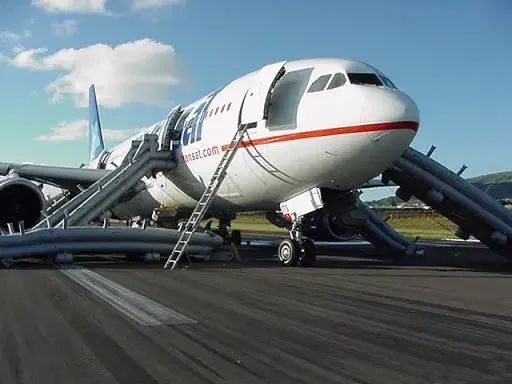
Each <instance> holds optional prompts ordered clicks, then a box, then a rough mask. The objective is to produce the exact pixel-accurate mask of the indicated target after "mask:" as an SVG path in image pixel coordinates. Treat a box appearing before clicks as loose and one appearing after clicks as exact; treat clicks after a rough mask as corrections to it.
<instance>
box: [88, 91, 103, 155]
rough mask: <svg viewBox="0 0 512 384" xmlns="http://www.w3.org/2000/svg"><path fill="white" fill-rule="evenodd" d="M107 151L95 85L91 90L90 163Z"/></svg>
mask: <svg viewBox="0 0 512 384" xmlns="http://www.w3.org/2000/svg"><path fill="white" fill-rule="evenodd" d="M104 149H105V144H104V143H103V134H102V133H101V123H100V114H99V112H98V104H97V103H96V91H95V90H94V84H93V85H91V86H90V88H89V161H91V160H94V159H95V158H97V157H98V156H99V155H100V154H101V152H102V151H103V150H104Z"/></svg>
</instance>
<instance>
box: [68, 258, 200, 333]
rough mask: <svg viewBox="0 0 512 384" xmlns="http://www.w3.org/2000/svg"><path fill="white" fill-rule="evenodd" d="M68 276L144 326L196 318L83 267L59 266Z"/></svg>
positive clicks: (172, 323)
mask: <svg viewBox="0 0 512 384" xmlns="http://www.w3.org/2000/svg"><path fill="white" fill-rule="evenodd" d="M59 270H60V271H61V272H62V273H64V274H65V275H66V276H68V277H69V278H70V279H72V280H73V281H75V282H76V283H78V284H80V285H81V286H82V287H84V288H85V289H87V290H88V291H89V292H91V293H93V294H94V295H96V296H98V297H99V298H100V299H102V300H103V301H105V302H106V303H108V304H110V305H111V306H113V307H114V308H116V309H117V310H119V311H120V312H122V313H123V314H125V315H126V316H128V317H129V318H130V319H132V320H133V321H135V322H137V323H139V324H141V325H144V326H157V325H164V324H171V325H179V324H195V323H197V321H196V320H194V319H191V318H190V317H187V316H185V315H184V314H182V313H180V312H177V311H175V310H173V309H171V308H168V307H166V306H165V305H162V304H160V303H157V302H156V301H154V300H151V299H150V298H148V297H146V296H143V295H140V294H138V293H137V292H134V291H132V290H130V289H128V288H126V287H123V286H122V285H120V284H117V283H115V282H113V281H112V280H109V279H107V278H106V277H103V276H101V275H99V274H97V273H95V272H93V271H91V270H88V269H85V268H82V267H72V268H69V267H68V268H59Z"/></svg>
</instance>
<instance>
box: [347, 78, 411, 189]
mask: <svg viewBox="0 0 512 384" xmlns="http://www.w3.org/2000/svg"><path fill="white" fill-rule="evenodd" d="M361 120H362V123H363V124H364V125H368V126H371V127H372V128H374V129H372V130H370V131H369V132H368V133H367V134H366V139H367V140H368V141H367V145H368V148H367V150H366V151H364V155H361V156H359V158H358V161H357V162H356V164H355V165H354V169H353V171H352V172H351V175H352V177H351V180H350V181H351V182H352V185H354V186H357V185H360V184H362V183H364V182H366V181H367V180H369V179H371V178H373V177H375V176H377V175H378V174H380V173H381V172H382V171H384V170H385V169H387V168H389V167H390V166H391V165H392V164H393V162H394V161H395V160H396V159H398V158H399V157H400V155H401V154H402V153H403V151H405V149H407V147H409V145H410V144H411V141H412V140H413V139H414V136H415V135H416V132H417V130H418V125H419V121H420V116H419V111H418V107H417V106H416V103H415V102H414V101H413V100H412V99H411V98H410V97H409V96H407V95H406V94H405V93H403V92H400V91H398V90H394V89H389V88H380V87H375V88H372V87H367V90H366V95H365V100H364V108H363V110H362V113H361Z"/></svg>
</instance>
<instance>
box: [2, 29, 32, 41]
mask: <svg viewBox="0 0 512 384" xmlns="http://www.w3.org/2000/svg"><path fill="white" fill-rule="evenodd" d="M31 36H32V32H30V31H29V30H28V29H24V30H23V32H21V33H16V32H12V31H0V41H3V42H6V43H14V42H17V41H20V40H21V39H28V38H29V37H31Z"/></svg>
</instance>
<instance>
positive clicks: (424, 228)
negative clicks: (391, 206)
mask: <svg viewBox="0 0 512 384" xmlns="http://www.w3.org/2000/svg"><path fill="white" fill-rule="evenodd" d="M388 224H389V225H391V226H392V227H393V228H394V229H395V230H396V231H398V232H399V233H401V234H402V235H404V236H405V237H410V238H414V237H416V236H419V237H420V238H421V239H444V238H455V237H456V236H455V235H454V232H455V230H456V229H457V226H456V225H455V224H454V223H452V222H451V221H450V220H448V219H446V218H444V217H435V218H431V217H422V218H404V219H390V220H388Z"/></svg>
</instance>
